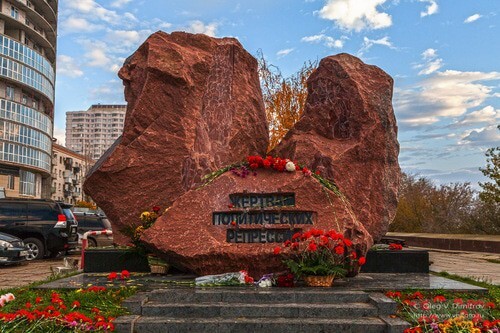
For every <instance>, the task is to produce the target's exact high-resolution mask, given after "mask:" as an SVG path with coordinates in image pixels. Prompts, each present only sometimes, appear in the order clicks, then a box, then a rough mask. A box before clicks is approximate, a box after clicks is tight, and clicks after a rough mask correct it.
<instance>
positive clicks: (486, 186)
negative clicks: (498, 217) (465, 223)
mask: <svg viewBox="0 0 500 333" xmlns="http://www.w3.org/2000/svg"><path fill="white" fill-rule="evenodd" d="M497 128H498V130H500V125H498V127H497ZM479 170H481V172H482V173H483V175H485V176H486V177H488V178H490V179H491V181H488V182H485V183H479V186H481V188H482V189H483V191H482V192H481V193H480V194H479V197H480V198H481V200H482V201H483V202H485V203H487V204H496V205H499V204H500V146H499V147H495V148H490V149H488V150H487V151H486V167H485V168H484V169H483V168H479ZM499 223H500V222H499Z"/></svg>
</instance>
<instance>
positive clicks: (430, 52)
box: [422, 49, 437, 60]
mask: <svg viewBox="0 0 500 333" xmlns="http://www.w3.org/2000/svg"><path fill="white" fill-rule="evenodd" d="M436 57H437V51H436V50H435V49H427V50H425V51H424V52H422V58H424V60H425V59H434V58H436Z"/></svg>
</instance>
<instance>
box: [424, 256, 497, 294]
mask: <svg viewBox="0 0 500 333" xmlns="http://www.w3.org/2000/svg"><path fill="white" fill-rule="evenodd" d="M427 250H429V260H430V262H431V266H430V270H431V271H433V272H448V273H450V274H455V275H459V276H463V277H469V278H472V279H474V280H478V281H484V282H487V283H491V284H496V285H500V254H497V253H484V252H464V251H450V250H436V249H427ZM487 259H490V260H496V261H497V263H493V262H489V261H487Z"/></svg>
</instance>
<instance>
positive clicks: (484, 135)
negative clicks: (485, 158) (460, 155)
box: [458, 125, 500, 147]
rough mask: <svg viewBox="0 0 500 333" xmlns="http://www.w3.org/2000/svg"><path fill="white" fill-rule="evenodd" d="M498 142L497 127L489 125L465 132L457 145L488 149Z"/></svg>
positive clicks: (499, 139) (499, 138)
mask: <svg viewBox="0 0 500 333" xmlns="http://www.w3.org/2000/svg"><path fill="white" fill-rule="evenodd" d="M498 142H500V131H499V130H498V128H497V125H490V126H487V127H483V128H476V129H471V130H467V131H465V132H464V133H463V134H462V139H461V140H460V141H459V142H458V143H459V144H461V145H472V146H485V147H490V146H493V145H498Z"/></svg>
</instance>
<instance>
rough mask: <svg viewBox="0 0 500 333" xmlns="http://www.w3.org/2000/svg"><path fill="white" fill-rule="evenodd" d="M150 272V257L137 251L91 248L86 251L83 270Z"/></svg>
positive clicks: (87, 271)
mask: <svg viewBox="0 0 500 333" xmlns="http://www.w3.org/2000/svg"><path fill="white" fill-rule="evenodd" d="M124 269H126V270H128V271H129V272H149V271H150V269H149V264H148V259H147V257H146V256H145V255H142V254H140V253H138V252H136V251H126V250H109V249H102V250H100V249H91V250H86V251H85V262H84V267H83V271H84V272H86V273H101V272H121V271H122V270H124Z"/></svg>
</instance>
